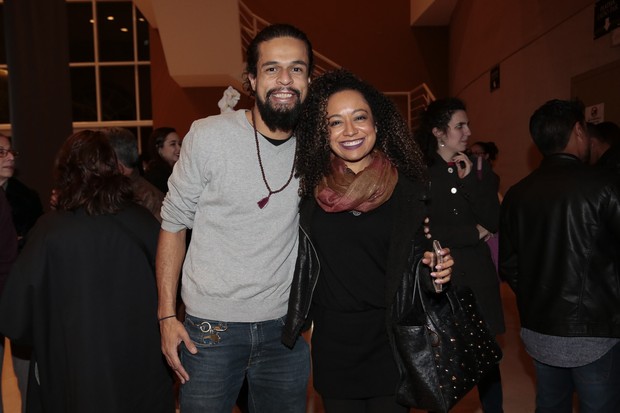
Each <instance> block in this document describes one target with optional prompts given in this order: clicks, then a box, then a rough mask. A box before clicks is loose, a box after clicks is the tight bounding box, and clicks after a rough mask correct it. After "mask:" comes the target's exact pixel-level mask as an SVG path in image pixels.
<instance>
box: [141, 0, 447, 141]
mask: <svg viewBox="0 0 620 413" xmlns="http://www.w3.org/2000/svg"><path fill="white" fill-rule="evenodd" d="M245 3H246V5H247V6H248V7H249V8H250V9H251V10H252V11H253V12H254V13H255V14H257V15H258V16H260V17H262V18H264V19H265V20H267V21H269V22H272V23H277V22H286V23H291V24H293V25H295V26H298V27H299V28H301V29H302V30H304V31H305V32H306V33H307V34H308V37H309V38H310V40H311V42H312V44H313V47H314V49H315V50H317V51H318V52H319V53H321V54H323V55H325V56H327V57H328V58H329V59H331V60H333V61H335V62H336V63H338V64H339V65H341V66H343V67H346V68H347V69H349V70H351V71H353V72H355V73H356V74H358V75H359V76H361V77H362V78H364V79H366V80H367V81H369V82H370V83H372V84H373V85H375V86H376V87H378V88H379V89H380V90H382V91H386V92H391V91H401V92H402V91H408V90H411V89H413V88H414V87H416V86H418V85H419V84H420V83H422V82H426V83H428V84H429V85H430V87H431V89H432V90H433V91H434V93H435V94H436V95H438V96H442V95H445V94H446V93H447V90H448V69H447V59H448V29H447V28H445V27H444V28H420V29H412V28H411V27H410V26H409V0H391V1H390V6H389V7H383V6H382V4H381V3H380V2H367V3H360V2H359V1H358V0H355V1H353V0H341V1H333V0H316V1H313V2H312V3H311V4H308V5H303V6H301V5H300V4H301V3H295V4H294V3H291V2H288V1H287V2H285V1H282V0H280V1H276V0H246V1H245ZM379 16H380V17H379ZM151 76H152V79H151V82H152V89H153V90H152V94H153V100H152V101H153V122H154V126H155V127H158V126H165V125H170V126H174V127H176V128H177V130H178V131H179V133H180V134H181V135H184V134H185V132H187V130H188V129H189V126H190V124H191V122H192V121H193V120H195V119H199V118H202V117H204V116H207V115H212V114H217V113H219V108H218V107H217V102H218V100H219V99H220V98H221V97H222V92H223V91H224V89H225V87H224V86H223V87H218V88H185V89H183V88H181V87H179V86H178V85H177V84H176V83H175V82H174V81H173V80H172V79H171V78H170V75H169V74H168V70H167V68H166V64H165V57H164V55H163V51H162V47H161V41H160V39H159V34H158V32H157V31H156V30H151ZM251 105H252V101H251V99H249V98H247V97H244V98H242V100H241V101H240V103H239V104H238V105H237V108H242V107H250V106H251Z"/></svg>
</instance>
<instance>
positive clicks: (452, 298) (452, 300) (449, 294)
mask: <svg viewBox="0 0 620 413" xmlns="http://www.w3.org/2000/svg"><path fill="white" fill-rule="evenodd" d="M434 294H437V295H438V296H442V297H441V298H443V299H446V300H448V303H449V304H450V310H451V311H452V313H453V314H454V313H456V312H457V311H458V310H460V309H461V302H460V301H459V299H458V296H457V295H456V292H455V291H454V290H453V289H452V288H448V289H445V290H444V291H442V292H441V293H434ZM416 297H417V298H418V299H419V300H420V304H421V306H422V311H423V312H424V315H426V318H427V319H428V320H429V321H430V322H431V324H433V327H435V328H437V327H438V324H439V323H438V321H437V320H436V318H437V317H436V314H434V313H432V312H429V311H428V297H427V295H426V294H425V293H424V292H423V291H422V286H421V285H420V271H419V269H418V270H417V271H416V272H415V280H414V286H413V300H412V304H414V303H415V300H416Z"/></svg>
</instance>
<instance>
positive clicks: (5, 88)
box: [0, 69, 11, 123]
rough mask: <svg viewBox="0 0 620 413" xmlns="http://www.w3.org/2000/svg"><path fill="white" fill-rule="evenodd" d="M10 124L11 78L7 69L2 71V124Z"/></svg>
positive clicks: (0, 118)
mask: <svg viewBox="0 0 620 413" xmlns="http://www.w3.org/2000/svg"><path fill="white" fill-rule="evenodd" d="M10 122H11V110H10V106H9V77H8V72H7V70H6V69H0V123H10Z"/></svg>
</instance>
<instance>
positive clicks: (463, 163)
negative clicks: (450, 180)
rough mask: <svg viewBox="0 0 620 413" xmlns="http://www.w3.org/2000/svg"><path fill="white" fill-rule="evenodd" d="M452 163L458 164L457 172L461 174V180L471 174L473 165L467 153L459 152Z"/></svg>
mask: <svg viewBox="0 0 620 413" xmlns="http://www.w3.org/2000/svg"><path fill="white" fill-rule="evenodd" d="M452 162H455V163H456V171H457V173H458V174H459V178H461V179H463V178H465V177H466V176H467V175H469V173H470V172H471V167H472V165H473V163H472V162H471V159H469V156H467V155H466V154H465V153H463V152H458V153H457V154H456V155H454V156H453V157H452Z"/></svg>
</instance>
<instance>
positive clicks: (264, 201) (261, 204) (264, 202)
mask: <svg viewBox="0 0 620 413" xmlns="http://www.w3.org/2000/svg"><path fill="white" fill-rule="evenodd" d="M250 113H251V114H252V128H253V129H254V141H255V142H256V155H257V156H258V166H259V167H260V173H261V175H262V177H263V182H264V183H265V187H266V188H267V191H269V193H268V194H267V196H266V197H264V198H262V199H261V200H260V201H258V202H257V204H258V207H259V208H260V209H263V208H265V206H266V205H267V203H268V202H269V198H270V197H271V195H273V194H277V193H278V192H282V191H284V189H285V188H286V187H287V186H288V185H289V184H290V183H291V181H292V180H293V174H294V173H295V158H293V166H292V167H291V174H290V175H289V177H288V180H287V181H286V183H285V184H284V185H283V186H282V187H281V188H280V189H277V190H275V191H273V190H272V189H271V187H270V186H269V183H268V182H267V177H266V176H265V168H263V160H262V159H261V157H260V145H259V144H258V131H257V130H256V121H255V120H254V110H251V111H250ZM295 148H297V143H295Z"/></svg>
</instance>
